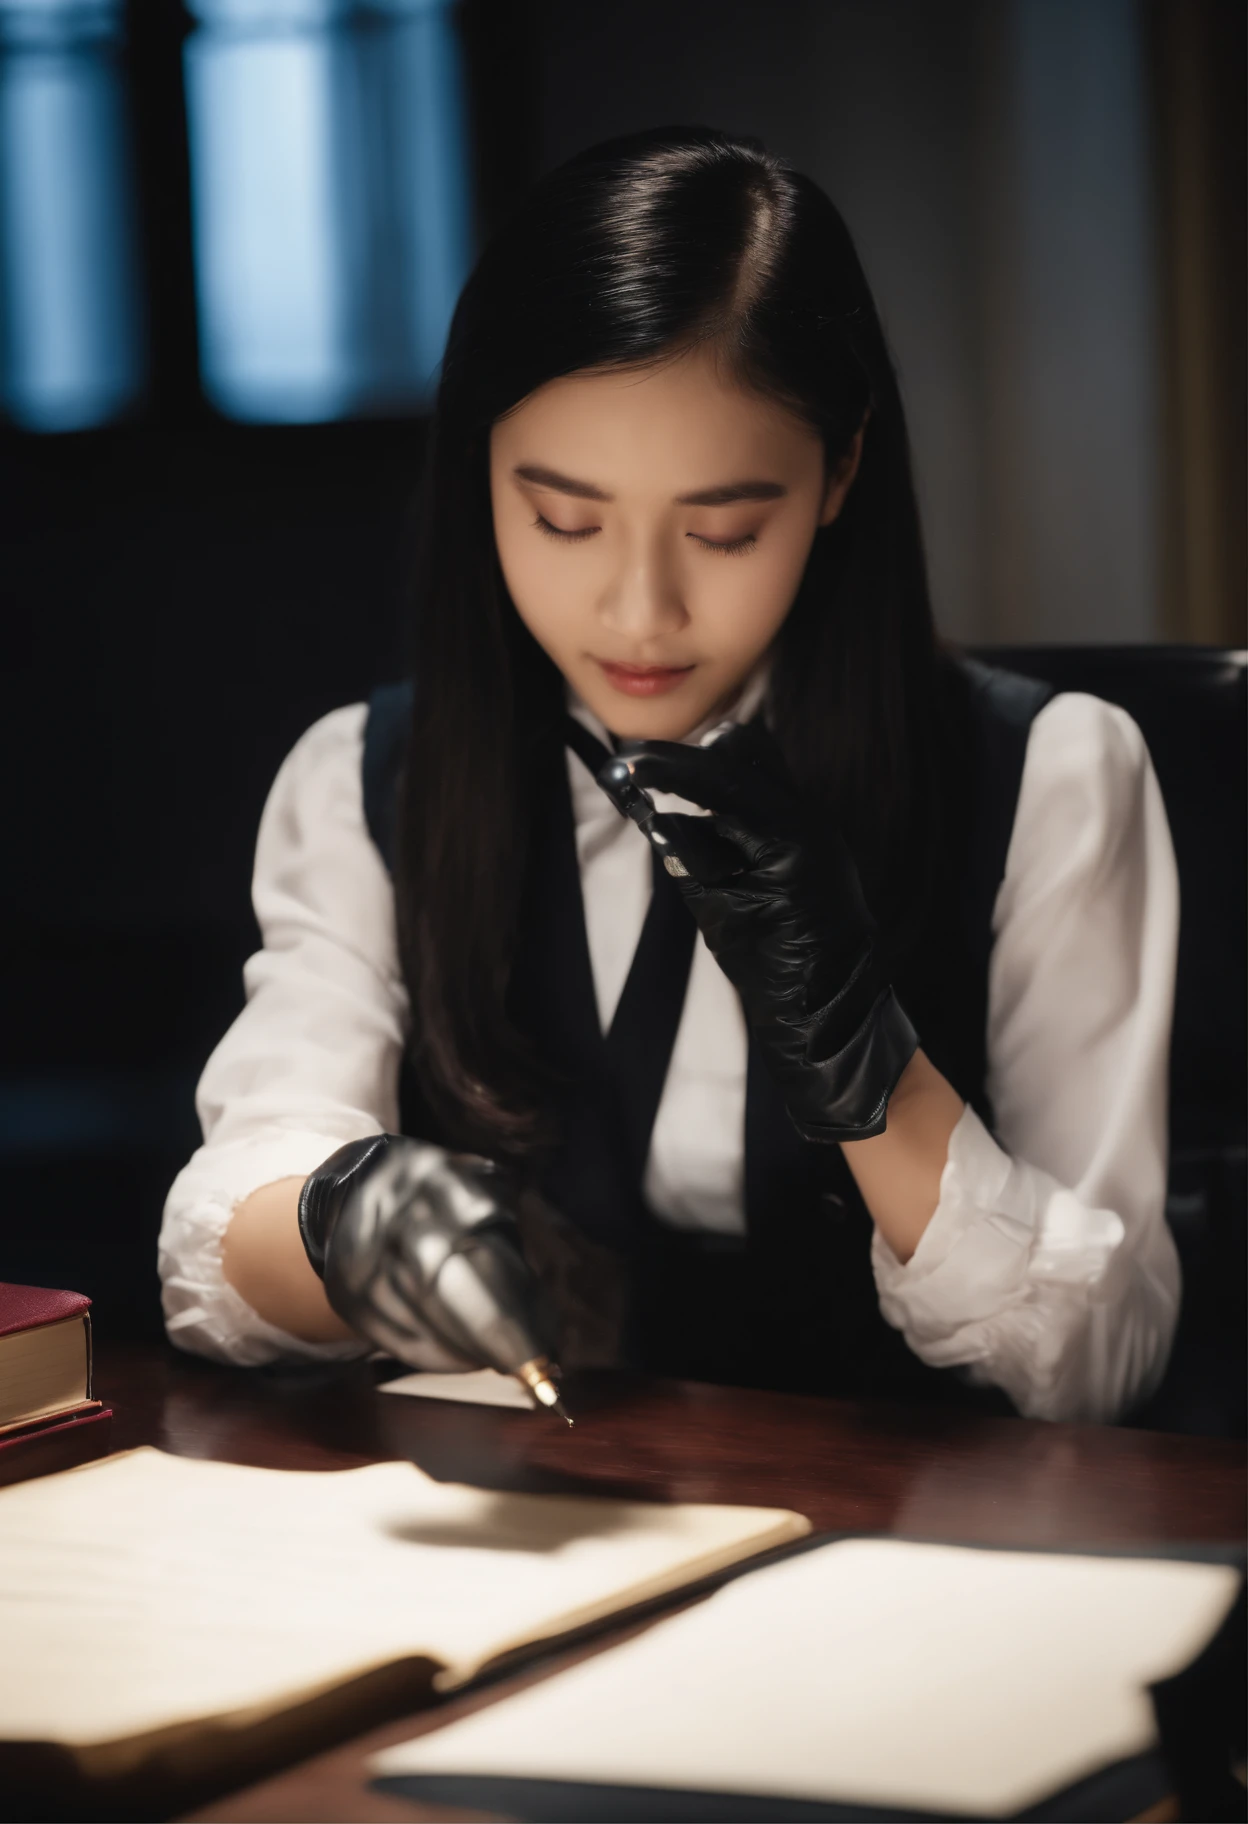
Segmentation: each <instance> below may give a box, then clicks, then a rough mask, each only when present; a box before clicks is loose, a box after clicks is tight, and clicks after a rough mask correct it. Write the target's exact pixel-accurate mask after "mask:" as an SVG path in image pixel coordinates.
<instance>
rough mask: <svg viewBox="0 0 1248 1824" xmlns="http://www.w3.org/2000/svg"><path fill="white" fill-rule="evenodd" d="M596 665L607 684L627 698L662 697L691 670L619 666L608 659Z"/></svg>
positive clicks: (598, 661) (653, 666) (599, 660)
mask: <svg viewBox="0 0 1248 1824" xmlns="http://www.w3.org/2000/svg"><path fill="white" fill-rule="evenodd" d="M596 663H597V665H598V666H599V668H600V669H601V671H602V675H603V677H604V678H605V679H606V680H607V683H608V684H610V685H611V686H612V688H613V689H615V690H619V691H623V693H624V694H625V696H629V697H659V696H663V695H665V694H666V693H667V692H668V691H669V690H675V689H677V688H678V686H679V685H681V684H682V683H683V682H684V680H685V679H686V678H687V677H688V676H689V674H690V672H691V671H692V670H693V666H692V665H621V664H616V663H615V662H614V661H613V660H610V659H598V660H597V661H596Z"/></svg>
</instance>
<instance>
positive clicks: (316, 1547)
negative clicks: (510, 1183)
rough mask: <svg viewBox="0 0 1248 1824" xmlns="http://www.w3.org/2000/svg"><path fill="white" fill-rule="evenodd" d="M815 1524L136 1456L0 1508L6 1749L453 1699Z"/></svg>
mask: <svg viewBox="0 0 1248 1824" xmlns="http://www.w3.org/2000/svg"><path fill="white" fill-rule="evenodd" d="M808 1531H809V1524H808V1522H807V1521H806V1520H804V1519H803V1518H802V1517H801V1516H800V1515H798V1514H793V1513H788V1512H785V1511H783V1510H779V1509H774V1508H745V1507H710V1506H693V1505H684V1506H667V1507H665V1506H661V1505H659V1504H657V1503H654V1504H651V1503H647V1502H631V1501H609V1500H595V1499H592V1498H584V1499H582V1498H580V1497H572V1496H563V1495H558V1496H553V1495H523V1494H520V1495H516V1494H506V1493H498V1492H493V1491H490V1490H486V1489H478V1488H465V1487H461V1486H457V1485H455V1484H449V1483H440V1482H435V1481H433V1480H432V1479H431V1478H430V1477H428V1476H426V1475H425V1474H424V1473H423V1472H422V1471H421V1470H419V1469H418V1468H417V1467H416V1466H415V1464H413V1463H378V1464H374V1465H372V1466H371V1467H369V1468H366V1469H353V1470H340V1471H336V1472H328V1473H320V1474H318V1473H313V1472H295V1471H288V1470H272V1469H248V1468H243V1467H241V1466H239V1465H237V1464H233V1463H207V1462H197V1461H193V1460H190V1459H187V1458H182V1457H173V1456H166V1455H164V1454H163V1453H162V1452H160V1451H157V1450H150V1449H144V1450H137V1451H132V1452H130V1453H128V1454H126V1455H123V1456H117V1457H112V1458H110V1459H108V1460H107V1461H105V1462H102V1463H98V1464H93V1465H91V1466H90V1467H88V1468H84V1469H79V1470H71V1471H69V1472H66V1473H64V1474H61V1475H57V1476H47V1477H44V1478H42V1479H41V1480H38V1481H33V1482H26V1483H21V1484H19V1485H18V1486H16V1487H14V1488H7V1489H4V1490H0V1641H3V1643H4V1645H3V1652H0V1738H2V1739H3V1740H5V1741H10V1742H13V1741H23V1742H24V1741H37V1742H38V1741H42V1742H60V1743H68V1744H74V1745H77V1746H78V1747H79V1748H82V1747H84V1746H89V1745H92V1744H101V1743H109V1742H119V1741H125V1740H127V1739H129V1738H136V1737H141V1736H143V1735H145V1734H149V1735H150V1733H151V1732H153V1731H155V1730H158V1729H163V1728H169V1727H172V1726H174V1725H176V1724H185V1723H191V1722H194V1721H196V1720H199V1721H202V1720H203V1719H205V1718H219V1717H225V1716H230V1717H235V1716H238V1715H239V1714H240V1713H243V1712H247V1713H249V1714H250V1717H251V1718H255V1717H256V1716H257V1715H265V1714H271V1713H273V1712H275V1711H277V1710H280V1709H283V1708H288V1707H290V1706H291V1705H292V1704H293V1703H294V1702H296V1701H299V1700H301V1699H303V1698H306V1697H309V1696H311V1695H312V1694H314V1693H316V1692H318V1691H323V1690H331V1689H333V1688H334V1687H335V1686H337V1685H340V1684H343V1683H344V1682H345V1681H347V1680H349V1679H351V1678H352V1677H357V1676H359V1675H360V1674H361V1673H362V1672H364V1671H366V1670H368V1669H369V1668H371V1667H376V1666H384V1665H391V1664H395V1663H398V1662H402V1661H405V1660H413V1659H421V1660H428V1661H432V1662H434V1664H435V1665H437V1666H438V1667H440V1668H441V1670H440V1672H439V1673H438V1678H437V1682H439V1683H440V1684H441V1685H442V1686H443V1687H450V1686H453V1685H455V1684H459V1683H463V1682H465V1681H466V1680H467V1679H468V1678H470V1677H472V1676H473V1674H474V1673H475V1672H476V1671H477V1670H478V1669H479V1668H480V1667H481V1666H482V1665H483V1664H485V1663H486V1662H488V1661H489V1660H491V1659H494V1658H496V1657H497V1656H498V1655H499V1654H502V1653H505V1652H508V1651H511V1650H512V1649H514V1648H516V1647H520V1646H523V1645H527V1644H529V1643H531V1642H534V1641H538V1640H543V1639H548V1638H550V1637H552V1636H554V1635H558V1634H561V1633H564V1632H566V1631H567V1630H568V1629H570V1628H574V1627H579V1626H582V1625H583V1624H585V1623H587V1622H589V1621H592V1620H595V1619H597V1618H598V1617H600V1616H602V1615H608V1614H613V1613H615V1612H616V1611H617V1610H618V1609H621V1608H624V1607H627V1606H629V1605H630V1604H632V1603H634V1602H641V1601H645V1600H647V1599H649V1598H650V1597H652V1596H656V1595H660V1594H662V1593H664V1592H666V1591H668V1590H671V1589H678V1588H680V1587H682V1586H683V1585H684V1584H686V1583H688V1582H690V1581H692V1580H694V1579H696V1578H697V1577H700V1576H705V1575H709V1574H711V1573H712V1572H713V1571H716V1570H720V1569H722V1568H723V1567H724V1566H726V1565H730V1564H734V1563H736V1562H737V1561H738V1560H739V1559H741V1558H745V1557H748V1556H750V1555H751V1553H754V1552H760V1551H765V1550H767V1549H768V1548H769V1547H771V1546H775V1545H780V1544H783V1543H785V1542H786V1541H787V1540H790V1539H795V1538H800V1537H801V1536H802V1535H803V1534H804V1533H806V1532H808Z"/></svg>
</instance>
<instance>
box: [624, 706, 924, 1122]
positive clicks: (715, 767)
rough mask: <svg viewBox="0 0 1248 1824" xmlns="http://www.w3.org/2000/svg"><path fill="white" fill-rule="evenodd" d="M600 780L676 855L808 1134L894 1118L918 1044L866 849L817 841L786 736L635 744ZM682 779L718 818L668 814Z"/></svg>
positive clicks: (687, 794) (745, 732) (757, 727)
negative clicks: (661, 804)
mask: <svg viewBox="0 0 1248 1824" xmlns="http://www.w3.org/2000/svg"><path fill="white" fill-rule="evenodd" d="M598 783H599V785H600V786H601V787H602V789H603V790H604V791H605V792H606V793H607V795H608V796H609V797H610V798H611V799H612V801H613V802H614V803H615V805H616V808H617V809H618V810H620V811H621V812H622V813H623V814H624V815H625V816H627V817H631V818H632V819H633V821H634V822H635V823H636V824H637V825H638V827H639V828H640V829H641V830H643V831H644V833H645V834H646V836H648V837H649V839H650V841H651V843H652V844H653V845H654V846H655V848H656V849H658V850H659V852H660V853H661V854H662V856H663V860H664V866H665V867H666V869H667V871H668V873H669V874H671V875H673V876H674V877H675V879H676V882H677V885H678V886H679V887H680V890H681V893H682V894H683V895H684V898H685V901H686V903H687V904H688V906H689V909H690V911H691V912H692V913H693V916H694V918H695V919H696V920H697V922H698V927H699V929H700V930H701V932H702V935H703V937H704V938H705V939H706V943H707V946H708V948H709V949H710V950H711V952H712V954H713V955H714V957H715V960H716V961H717V962H718V963H719V965H720V967H721V968H722V969H723V971H724V974H725V975H726V976H727V977H728V979H729V980H730V981H731V982H732V984H733V986H734V987H735V988H736V989H737V991H738V993H739V994H740V996H741V1001H742V1004H743V1006H744V1008H745V1013H746V1017H747V1019H748V1020H749V1023H750V1027H751V1030H752V1031H753V1033H754V1035H755V1037H756V1038H757V1039H758V1041H759V1043H760V1045H761V1046H762V1047H763V1051H764V1054H765V1056H766V1057H767V1059H768V1061H769V1063H770V1064H771V1067H772V1069H773V1071H774V1073H775V1075H776V1077H777V1079H778V1081H779V1083H780V1086H781V1089H782V1090H783V1092H784V1097H785V1101H786V1104H787V1106H788V1109H789V1113H790V1115H791V1116H792V1118H793V1121H794V1124H795V1126H796V1127H797V1129H798V1131H799V1133H801V1134H802V1136H803V1137H804V1138H805V1139H807V1140H827V1141H840V1140H865V1139H869V1138H870V1137H871V1135H873V1134H880V1133H883V1131H884V1126H885V1121H886V1115H887V1109H888V1099H889V1097H890V1095H891V1094H892V1092H893V1090H894V1089H895V1088H896V1085H897V1080H898V1078H899V1077H900V1076H901V1073H902V1071H903V1070H904V1069H905V1067H906V1065H907V1064H908V1063H909V1061H910V1059H911V1057H912V1056H913V1055H914V1052H915V1049H916V1047H917V1045H918V1039H917V1037H916V1034H915V1031H914V1028H913V1026H912V1025H911V1024H910V1021H909V1020H908V1019H907V1017H906V1014H905V1013H904V1011H903V1010H902V1008H901V1006H900V1004H899V1002H898V1001H897V998H896V996H895V994H894V993H893V990H892V987H891V986H890V984H889V982H888V980H887V976H886V974H885V972H884V970H883V968H882V966H881V964H880V961H879V959H878V957H877V954H876V950H875V946H874V944H873V941H872V940H873V934H874V930H875V926H874V921H873V920H872V918H871V914H870V913H869V911H868V910H867V907H866V903H865V901H864V900H863V897H862V889H861V887H860V885H859V881H858V872H857V869H856V868H855V866H854V862H853V858H852V856H851V855H850V853H849V850H848V849H847V848H846V846H845V843H844V842H843V841H842V839H841V838H840V836H838V835H837V834H836V833H835V831H828V832H821V833H820V836H819V839H818V840H817V841H812V840H811V839H810V838H809V836H808V833H807V831H806V829H805V822H804V818H803V815H802V808H801V804H800V801H799V798H798V795H797V792H796V790H795V788H794V787H793V785H792V783H791V781H790V780H789V778H788V775H787V772H786V770H785V767H784V763H783V760H782V759H781V756H780V753H779V750H778V748H777V747H776V745H775V743H774V741H773V740H772V738H771V736H770V735H769V734H768V733H767V731H766V729H765V728H763V727H762V725H761V724H760V723H749V724H746V725H744V726H737V727H734V728H731V729H729V730H728V732H727V733H726V734H724V735H722V736H721V737H720V739H719V740H718V741H716V742H715V743H714V744H713V745H712V746H710V747H685V746H682V745H681V744H680V743H677V742H669V741H641V742H630V743H625V744H623V745H622V747H621V750H620V753H619V754H618V755H617V756H616V758H615V759H614V760H611V761H609V762H608V763H607V765H606V766H604V767H603V768H602V769H601V771H600V772H599V774H598ZM648 791H660V792H673V793H675V794H676V795H677V796H679V797H681V798H685V799H687V800H689V801H690V802H691V803H693V804H700V805H702V806H704V807H705V809H706V810H708V811H709V812H711V813H712V814H711V816H710V817H709V818H707V817H696V816H690V815H687V814H682V813H678V812H677V813H663V812H658V811H656V810H655V808H654V804H653V802H652V800H651V799H650V798H649V797H648V796H647V792H648Z"/></svg>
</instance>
